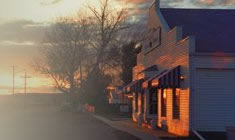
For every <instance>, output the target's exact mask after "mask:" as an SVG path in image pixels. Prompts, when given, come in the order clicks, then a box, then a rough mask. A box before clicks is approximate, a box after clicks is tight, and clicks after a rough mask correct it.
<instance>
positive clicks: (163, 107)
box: [161, 89, 167, 117]
mask: <svg viewBox="0 0 235 140" xmlns="http://www.w3.org/2000/svg"><path fill="white" fill-rule="evenodd" d="M166 98H167V93H166V89H162V90H161V116H162V117H166V101H167V100H166Z"/></svg>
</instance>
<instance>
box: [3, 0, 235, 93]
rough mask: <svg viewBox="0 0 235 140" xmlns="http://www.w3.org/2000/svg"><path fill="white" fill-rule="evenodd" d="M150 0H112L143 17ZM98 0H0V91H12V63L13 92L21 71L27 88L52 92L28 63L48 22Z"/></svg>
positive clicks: (184, 2)
mask: <svg viewBox="0 0 235 140" xmlns="http://www.w3.org/2000/svg"><path fill="white" fill-rule="evenodd" d="M151 3H152V0H115V5H116V6H117V5H120V6H125V7H124V8H128V9H129V14H130V17H129V18H131V19H134V20H135V19H138V17H146V11H147V9H148V7H149V5H150V4H151ZM87 4H91V5H97V4H98V0H0V94H11V92H12V67H11V66H13V65H15V66H16V83H15V84H16V87H17V91H16V92H23V88H24V78H22V76H23V75H24V72H25V71H27V73H28V74H29V75H30V76H31V78H29V79H28V90H29V92H55V90H54V89H53V82H52V81H51V80H50V79H49V78H47V77H45V76H44V75H41V74H38V73H36V72H35V71H34V70H33V68H32V67H30V64H31V63H32V59H33V57H34V56H35V55H36V54H37V46H38V45H39V44H40V43H41V41H42V40H43V37H44V32H45V31H46V30H47V29H48V28H50V24H51V23H52V22H53V21H55V19H56V18H57V17H60V16H74V15H76V13H77V12H78V11H81V9H84V7H85V6H86V5H87ZM161 7H167V8H223V9H226V8H235V0H161Z"/></svg>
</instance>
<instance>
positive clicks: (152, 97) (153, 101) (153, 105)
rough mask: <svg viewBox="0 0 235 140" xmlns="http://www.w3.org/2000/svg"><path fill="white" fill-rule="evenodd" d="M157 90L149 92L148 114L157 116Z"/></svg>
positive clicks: (153, 89)
mask: <svg viewBox="0 0 235 140" xmlns="http://www.w3.org/2000/svg"><path fill="white" fill-rule="evenodd" d="M157 91H158V90H157V88H151V89H150V90H149V105H150V108H149V114H157V109H158V104H157V100H158V93H157Z"/></svg>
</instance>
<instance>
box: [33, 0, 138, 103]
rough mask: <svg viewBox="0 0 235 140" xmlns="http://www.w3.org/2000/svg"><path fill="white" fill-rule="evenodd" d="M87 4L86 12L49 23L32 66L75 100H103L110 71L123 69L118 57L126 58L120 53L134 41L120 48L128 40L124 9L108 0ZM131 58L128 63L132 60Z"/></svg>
mask: <svg viewBox="0 0 235 140" xmlns="http://www.w3.org/2000/svg"><path fill="white" fill-rule="evenodd" d="M87 8H88V9H89V11H90V13H91V14H90V15H88V16H86V15H79V16H77V17H76V18H59V19H58V20H57V21H56V23H54V24H53V25H51V28H50V29H48V31H47V33H46V35H45V39H44V41H43V43H42V45H41V46H40V49H39V50H40V52H41V53H40V54H41V55H40V57H38V58H37V59H36V61H35V63H34V67H35V68H36V69H37V70H39V71H40V72H41V73H43V74H46V75H47V76H49V77H51V78H52V79H53V80H54V83H55V87H56V88H58V89H59V90H60V91H62V92H63V93H67V94H68V95H71V97H72V98H73V99H75V100H76V101H80V102H88V103H91V104H95V103H102V102H104V99H105V98H106V96H105V93H104V89H105V87H106V86H107V85H108V84H110V83H111V82H112V80H113V79H112V78H113V77H112V75H119V73H120V71H121V69H124V67H123V66H122V65H121V64H122V60H126V61H127V59H128V58H123V57H122V56H123V52H128V53H129V54H127V55H126V54H125V55H126V56H131V54H130V53H134V52H133V51H132V50H133V49H134V47H133V46H134V45H135V43H133V42H132V43H130V44H129V46H130V45H131V46H132V48H130V47H129V48H128V47H127V49H122V46H123V44H125V43H128V42H129V41H130V40H132V36H131V34H130V32H129V31H131V30H132V29H131V26H130V25H131V24H130V23H128V22H127V17H128V16H127V11H126V10H125V9H120V10H116V9H114V8H112V5H111V1H110V0H101V1H100V7H99V8H98V9H97V8H94V7H91V6H88V7H87ZM130 36H131V37H130ZM131 49H132V50H131ZM126 56H125V57H126ZM131 59H132V60H131V61H129V63H132V62H133V61H135V60H133V58H131ZM127 63H128V62H126V63H125V64H127ZM127 65H128V64H127ZM125 76H126V75H125V74H124V75H123V76H122V77H123V78H124V77H125ZM124 79H125V78H124ZM75 96H76V97H78V98H74V97H75Z"/></svg>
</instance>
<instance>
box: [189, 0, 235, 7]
mask: <svg viewBox="0 0 235 140" xmlns="http://www.w3.org/2000/svg"><path fill="white" fill-rule="evenodd" d="M192 3H194V4H195V5H197V6H199V7H208V8H235V0H199V1H192Z"/></svg>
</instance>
